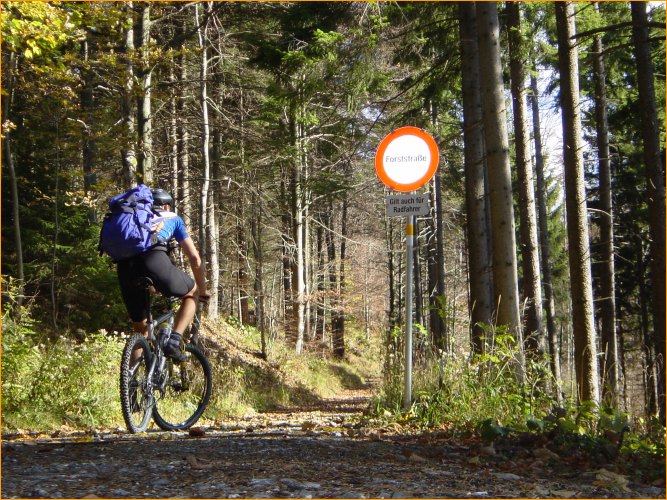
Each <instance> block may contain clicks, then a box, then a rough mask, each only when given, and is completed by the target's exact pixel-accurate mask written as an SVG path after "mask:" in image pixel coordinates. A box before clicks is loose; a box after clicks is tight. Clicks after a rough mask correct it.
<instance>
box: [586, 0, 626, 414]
mask: <svg viewBox="0 0 667 500" xmlns="http://www.w3.org/2000/svg"><path fill="white" fill-rule="evenodd" d="M595 8H596V10H598V9H599V7H598V4H597V3H596V4H595ZM591 55H592V58H593V79H594V82H595V125H596V131H597V147H598V166H599V167H598V169H599V182H600V194H599V196H600V246H601V258H600V261H601V262H600V294H601V297H600V298H599V299H598V304H599V307H600V333H601V339H602V356H603V358H602V360H601V361H602V363H601V366H602V380H603V385H602V387H603V399H605V400H606V401H605V402H606V403H607V404H608V405H609V406H611V407H612V408H617V407H618V403H619V401H620V394H619V391H620V377H621V376H620V368H621V363H620V358H619V353H618V335H617V330H616V298H615V295H616V292H615V287H614V215H613V207H612V198H611V159H610V156H609V131H608V129H609V127H608V123H607V105H608V103H607V91H606V83H605V77H606V74H605V67H604V54H603V47H602V37H601V36H599V35H596V36H595V38H594V39H593V51H592V53H591Z"/></svg>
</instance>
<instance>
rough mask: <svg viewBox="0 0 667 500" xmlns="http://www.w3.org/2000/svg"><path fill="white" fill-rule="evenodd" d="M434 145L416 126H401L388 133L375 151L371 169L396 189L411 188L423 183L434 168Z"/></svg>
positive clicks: (406, 189)
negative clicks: (373, 165) (373, 166)
mask: <svg viewBox="0 0 667 500" xmlns="http://www.w3.org/2000/svg"><path fill="white" fill-rule="evenodd" d="M438 161H439V152H438V145H437V144H436V142H435V140H434V139H433V137H431V136H430V135H428V134H427V133H426V132H424V131H423V130H421V129H419V128H417V127H410V126H408V127H401V128H399V129H397V130H394V131H393V132H392V133H390V134H388V135H387V136H386V137H385V138H384V139H382V141H381V142H380V145H379V146H378V149H377V151H376V153H375V172H376V173H377V175H378V177H379V179H380V181H382V183H383V184H384V185H385V186H387V187H389V188H391V189H394V190H396V191H401V192H404V193H405V192H409V191H414V190H415V189H418V188H420V187H422V186H423V185H424V184H426V183H427V182H428V181H429V180H430V179H431V178H432V177H433V174H435V171H436V169H437V168H438Z"/></svg>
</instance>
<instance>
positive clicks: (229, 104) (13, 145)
mask: <svg viewBox="0 0 667 500" xmlns="http://www.w3.org/2000/svg"><path fill="white" fill-rule="evenodd" d="M664 28H665V8H664V4H662V3H650V4H649V3H645V2H632V3H628V2H601V3H589V2H577V3H564V2H559V3H548V2H545V3H532V2H531V3H498V4H496V3H492V2H484V3H479V4H476V3H474V2H461V3H458V2H442V3H440V2H433V3H430V2H424V3H422V2H419V3H412V2H398V3H348V2H315V3H310V2H292V3H282V2H280V3H269V2H257V3H245V2H240V3H231V2H189V3H185V2H183V3H181V2H171V3H170V2H166V3H162V2H159V3H143V2H122V3H119V2H81V3H79V2H48V3H41V2H3V3H2V276H3V297H2V298H3V319H4V320H5V321H4V325H3V368H4V369H3V382H4V380H5V379H6V377H5V374H6V370H7V367H6V366H11V365H6V360H7V357H8V356H9V357H11V356H12V354H13V353H15V352H18V349H19V348H18V347H17V346H19V345H23V346H25V345H28V346H29V347H30V348H32V347H34V348H35V349H40V348H45V346H48V345H49V343H54V342H56V341H57V339H59V338H63V337H65V338H70V339H72V340H74V341H76V342H84V341H86V339H91V338H92V336H93V334H94V333H95V332H98V331H100V330H104V331H105V332H110V333H108V335H111V336H113V335H115V333H113V332H117V331H121V330H123V329H125V330H127V328H128V323H127V320H126V313H125V311H124V308H123V306H122V302H121V301H120V297H119V294H118V290H117V285H116V278H115V271H114V269H113V266H112V265H111V263H110V262H109V260H108V259H107V258H106V257H100V256H99V255H98V252H97V243H98V236H99V228H100V221H101V218H102V216H103V214H104V212H105V210H106V201H107V200H108V198H109V197H110V196H112V195H113V194H115V193H117V192H119V191H121V190H124V189H126V188H128V187H130V186H131V185H133V184H135V183H136V182H139V181H145V182H146V183H147V184H149V185H151V186H154V187H161V188H164V189H167V190H169V191H170V192H171V193H172V194H173V195H174V198H175V199H176V209H177V211H178V212H179V213H180V215H181V216H182V217H183V218H184V219H185V221H186V223H187V224H188V226H189V228H190V230H191V233H192V235H193V237H194V239H195V241H196V243H197V246H198V248H199V249H200V251H201V253H202V255H203V257H204V259H205V262H206V266H207V273H208V280H209V284H210V289H211V290H212V300H211V304H210V306H209V308H208V311H207V317H208V318H209V320H215V319H216V318H230V317H233V318H235V320H234V321H235V322H238V323H240V324H242V325H249V326H252V327H254V328H256V329H257V331H258V332H259V333H260V336H261V345H262V352H263V354H264V355H265V356H266V355H267V346H268V345H269V344H270V343H271V342H272V341H273V340H274V339H276V338H281V339H285V340H286V341H287V342H289V344H290V345H291V346H293V349H294V351H295V352H296V353H301V352H304V351H305V350H318V349H321V350H323V352H326V353H328V354H327V355H332V356H334V357H338V358H344V357H345V356H346V355H347V354H348V352H349V349H350V348H351V346H354V345H357V344H359V340H360V339H362V340H368V339H378V340H380V341H381V343H382V345H383V346H384V350H383V356H384V358H385V359H384V360H383V361H384V365H385V371H386V373H389V374H391V373H397V372H398V371H400V367H401V366H402V363H403V354H402V353H403V339H402V335H401V330H402V328H403V326H404V324H405V322H406V318H405V317H404V314H405V313H404V310H405V306H404V304H405V296H404V293H405V290H404V285H405V278H404V274H405V269H404V266H405V258H404V243H403V238H404V223H405V222H404V220H402V219H394V218H391V219H390V218H387V217H386V216H385V207H384V196H385V195H386V194H387V193H386V192H385V190H384V188H383V187H382V185H381V183H380V182H379V181H378V180H377V178H376V176H375V172H374V169H373V158H374V153H375V148H376V147H377V145H378V143H379V141H380V140H381V139H382V137H384V135H386V134H387V133H388V132H390V131H391V130H393V129H395V128H397V127H399V126H403V125H414V126H418V127H421V128H423V129H425V130H427V131H428V132H429V133H431V134H432V135H433V136H434V137H435V138H436V140H437V142H438V144H439V147H440V152H441V161H440V167H439V170H438V172H437V174H436V176H435V178H434V179H433V180H432V181H431V183H430V184H429V185H428V186H427V187H425V188H424V189H423V190H422V191H423V192H426V193H428V194H429V197H430V200H431V215H430V216H428V217H423V218H420V219H418V221H417V231H416V233H415V234H416V235H417V238H416V244H415V259H414V261H415V268H414V273H415V276H416V286H415V297H414V298H415V304H416V307H415V312H414V317H413V318H411V321H413V323H414V324H415V329H416V337H415V363H416V364H417V366H419V367H422V368H426V369H427V370H433V371H435V372H438V370H440V373H442V370H443V366H445V365H447V363H449V362H450V361H451V360H454V359H468V357H471V356H477V357H479V358H478V359H482V360H484V362H486V363H491V364H493V363H498V362H499V361H498V360H499V357H498V352H499V350H501V349H505V348H507V349H513V351H512V352H513V353H514V354H513V362H512V365H511V370H510V371H511V373H512V377H513V379H514V380H519V381H520V382H519V383H521V384H526V386H527V387H528V386H531V385H532V387H533V389H534V388H535V387H539V390H540V391H542V392H544V393H547V394H548V395H549V397H550V398H551V399H552V400H553V401H554V402H558V403H562V402H563V398H565V399H566V400H570V401H575V402H576V401H592V402H593V403H595V404H605V405H609V406H612V407H614V408H619V409H621V410H623V411H628V412H630V413H631V414H633V415H635V416H637V417H639V416H642V417H651V416H656V415H657V416H659V417H660V418H661V420H662V422H663V424H664V394H665V378H664V377H665V375H664V355H665V343H664V342H665V324H664V318H665V296H664V290H665V281H664V274H665V263H664V259H665V246H664V233H665V222H664V208H665V207H664V148H663V146H664V144H665V117H664V109H665V102H664V100H665V78H664V75H665V67H664V66H665V37H664ZM572 71H574V73H572ZM561 120H562V121H561ZM10 324H11V325H20V327H15V328H12V329H9V328H7V326H6V325H10ZM480 377H482V375H480ZM480 380H481V379H480ZM6 390H7V388H6V387H5V386H4V384H3V391H6ZM454 396H455V395H454Z"/></svg>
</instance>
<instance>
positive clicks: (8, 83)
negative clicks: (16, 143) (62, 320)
mask: <svg viewBox="0 0 667 500" xmlns="http://www.w3.org/2000/svg"><path fill="white" fill-rule="evenodd" d="M8 57H9V61H8V64H7V67H8V68H9V69H7V70H6V71H7V78H6V80H5V82H4V89H3V90H4V92H3V94H2V155H3V162H2V164H3V166H6V167H7V170H9V183H10V186H11V196H12V225H13V228H14V246H15V247H16V248H15V252H16V278H17V279H18V290H17V292H18V293H17V298H16V306H17V310H20V308H21V305H22V304H23V291H24V280H25V270H24V266H23V243H22V240H21V220H20V216H19V190H18V181H17V177H16V167H15V165H14V157H13V155H12V150H11V139H10V137H11V127H12V125H13V124H12V122H11V110H12V99H13V97H14V75H15V74H16V71H17V69H18V59H17V58H16V55H15V54H14V52H10V53H9V56H8Z"/></svg>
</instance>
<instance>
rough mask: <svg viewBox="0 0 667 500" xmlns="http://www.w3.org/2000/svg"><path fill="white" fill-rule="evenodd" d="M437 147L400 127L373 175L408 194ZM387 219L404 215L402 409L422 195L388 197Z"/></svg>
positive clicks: (428, 171)
mask: <svg viewBox="0 0 667 500" xmlns="http://www.w3.org/2000/svg"><path fill="white" fill-rule="evenodd" d="M438 161H439V152H438V145H437V144H436V142H435V140H434V139H433V137H431V136H430V135H429V134H428V133H426V132H425V131H423V130H422V129H419V128H417V127H401V128H399V129H397V130H394V131H393V132H391V133H390V134H388V135H387V136H386V137H385V138H384V139H382V141H381V142H380V145H379V146H378V149H377V151H376V153H375V172H376V173H377V176H378V178H379V179H380V181H382V183H383V184H384V185H385V186H387V187H388V188H390V189H393V190H394V191H399V192H402V193H409V192H412V191H414V190H416V189H419V188H420V187H422V186H423V185H424V184H426V183H427V182H428V181H429V180H431V178H432V177H433V174H435V171H436V170H437V168H438ZM386 206H387V216H388V217H397V216H403V217H405V216H407V217H408V221H407V224H406V226H405V247H406V249H405V252H406V258H407V264H406V270H405V376H404V390H403V407H404V408H405V409H406V410H408V409H410V406H412V290H413V285H414V283H413V281H414V280H413V272H414V269H413V267H414V263H413V258H414V252H413V250H414V237H415V215H426V214H428V198H427V197H425V196H424V195H417V194H414V193H413V195H411V196H388V197H387V199H386Z"/></svg>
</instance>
